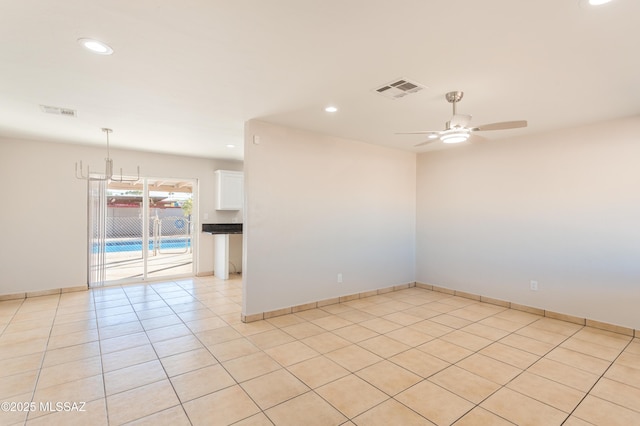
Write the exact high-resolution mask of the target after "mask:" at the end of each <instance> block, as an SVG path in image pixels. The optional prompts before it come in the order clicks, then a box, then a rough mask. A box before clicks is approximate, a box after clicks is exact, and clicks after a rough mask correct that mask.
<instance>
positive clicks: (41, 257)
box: [0, 139, 242, 295]
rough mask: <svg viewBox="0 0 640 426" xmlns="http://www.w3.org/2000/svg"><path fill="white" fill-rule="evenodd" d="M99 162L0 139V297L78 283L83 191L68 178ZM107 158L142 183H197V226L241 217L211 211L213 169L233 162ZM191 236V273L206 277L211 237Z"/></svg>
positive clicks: (82, 279)
mask: <svg viewBox="0 0 640 426" xmlns="http://www.w3.org/2000/svg"><path fill="white" fill-rule="evenodd" d="M105 156H106V153H105V148H104V147H88V146H79V145H67V144H57V143H50V142H36V141H27V140H9V139H0V182H2V195H1V197H2V201H3V202H4V203H5V205H4V206H3V208H2V209H0V212H1V215H2V216H1V217H0V237H1V238H2V242H1V244H0V295H2V294H13V293H21V292H29V291H40V290H48V289H55V288H64V287H76V286H82V285H86V282H87V279H86V277H87V273H86V256H87V255H86V246H87V243H86V239H87V198H86V191H87V189H86V182H84V181H81V180H77V179H76V178H75V177H74V163H75V162H76V161H79V160H82V161H83V163H84V164H85V165H86V164H87V163H89V164H90V165H91V168H92V170H94V169H95V170H96V171H102V170H104V157H105ZM111 157H112V158H113V159H114V165H115V167H116V168H118V169H119V168H120V167H122V168H123V169H124V172H125V173H127V172H130V173H135V167H136V165H139V166H140V170H141V174H142V175H143V176H147V177H167V178H181V179H184V178H190V179H198V181H199V187H200V188H199V190H200V204H199V207H198V213H199V220H200V223H202V222H203V221H205V222H211V223H213V222H231V221H232V220H233V219H241V213H237V212H217V211H216V210H215V205H214V195H215V193H214V192H215V184H214V182H215V181H214V170H217V169H228V170H241V169H242V163H240V162H237V161H220V160H211V159H203V158H190V157H181V156H172V155H162V154H154V153H147V152H135V151H124V150H112V152H111ZM204 213H207V214H208V215H209V219H206V220H205V219H204ZM197 229H198V230H199V229H201V226H200V224H198V225H197ZM198 236H199V237H200V247H199V248H200V250H199V251H198V257H197V265H198V270H197V272H198V273H199V274H208V273H211V272H212V271H213V239H212V237H211V236H210V235H208V234H201V233H199V234H198Z"/></svg>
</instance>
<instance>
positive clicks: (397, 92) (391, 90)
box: [374, 78, 425, 99]
mask: <svg viewBox="0 0 640 426" xmlns="http://www.w3.org/2000/svg"><path fill="white" fill-rule="evenodd" d="M424 88H425V87H424V86H423V85H422V84H420V83H416V82H415V81H410V80H408V79H406V78H402V79H398V80H394V81H392V82H391V83H387V84H385V85H382V86H380V87H378V88H376V89H374V90H375V91H376V92H378V93H379V94H381V95H382V96H384V97H386V98H390V99H399V98H403V97H405V96H407V95H410V94H412V93H417V92H419V91H421V90H422V89H424Z"/></svg>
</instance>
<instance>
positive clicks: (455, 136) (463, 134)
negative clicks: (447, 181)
mask: <svg viewBox="0 0 640 426" xmlns="http://www.w3.org/2000/svg"><path fill="white" fill-rule="evenodd" d="M463 96H464V92H461V91H453V92H448V93H447V94H446V95H445V99H446V100H447V102H449V103H450V104H452V105H453V116H452V117H451V120H449V121H447V123H446V124H445V129H444V130H440V131H438V130H423V131H419V132H403V133H397V134H401V135H427V137H428V138H429V140H427V141H425V142H422V143H419V144H417V145H414V146H422V145H426V144H428V143H431V142H435V141H436V140H437V139H439V140H440V141H442V143H447V144H453V143H460V142H465V141H466V140H467V139H469V136H471V133H472V132H481V131H487V130H507V129H518V128H521V127H527V121H526V120H518V121H501V122H499V123H491V124H483V125H480V126H475V127H467V125H468V124H469V122H470V121H471V116H470V115H466V114H458V113H457V112H456V104H457V103H458V102H460V101H461V100H462V97H463Z"/></svg>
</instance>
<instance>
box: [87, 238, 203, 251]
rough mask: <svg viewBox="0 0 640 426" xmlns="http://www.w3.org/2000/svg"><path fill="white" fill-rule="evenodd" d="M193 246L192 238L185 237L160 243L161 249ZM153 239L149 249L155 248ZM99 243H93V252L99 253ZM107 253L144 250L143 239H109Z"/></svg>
mask: <svg viewBox="0 0 640 426" xmlns="http://www.w3.org/2000/svg"><path fill="white" fill-rule="evenodd" d="M189 247H191V239H187V240H185V239H184V238H175V239H169V240H162V241H161V242H160V243H159V244H158V248H159V249H160V250H170V249H187V248H189ZM153 248H154V247H153V241H149V250H153ZM98 249H99V244H97V243H94V244H93V249H92V252H93V253H98ZM104 251H105V252H106V253H117V252H123V251H142V240H116V241H107V242H106V243H105V250H104Z"/></svg>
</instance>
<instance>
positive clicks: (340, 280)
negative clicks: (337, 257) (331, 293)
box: [338, 272, 342, 283]
mask: <svg viewBox="0 0 640 426" xmlns="http://www.w3.org/2000/svg"><path fill="white" fill-rule="evenodd" d="M341 282H342V272H340V273H339V274H338V283H341Z"/></svg>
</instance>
